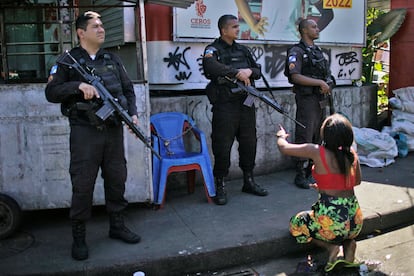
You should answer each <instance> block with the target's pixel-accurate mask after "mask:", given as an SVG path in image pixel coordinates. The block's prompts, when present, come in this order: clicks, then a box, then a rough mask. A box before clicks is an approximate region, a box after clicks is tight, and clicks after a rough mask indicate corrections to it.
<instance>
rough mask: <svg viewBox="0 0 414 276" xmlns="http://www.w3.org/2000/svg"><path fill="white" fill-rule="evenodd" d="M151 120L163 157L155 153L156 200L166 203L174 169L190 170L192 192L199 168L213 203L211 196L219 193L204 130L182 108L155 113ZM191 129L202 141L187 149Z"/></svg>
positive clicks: (154, 179) (191, 191) (188, 181)
mask: <svg viewBox="0 0 414 276" xmlns="http://www.w3.org/2000/svg"><path fill="white" fill-rule="evenodd" d="M150 120H151V138H152V143H153V147H154V149H155V151H157V152H158V153H159V154H160V155H161V157H162V159H161V160H160V159H158V158H157V157H156V156H154V155H153V157H152V161H153V163H152V166H153V167H152V168H153V169H152V173H153V191H154V203H155V204H157V205H160V207H162V206H163V204H164V201H165V190H166V186H167V178H168V175H169V174H170V173H172V172H187V187H188V192H189V193H193V192H194V186H195V171H196V170H198V171H200V172H201V174H202V176H203V180H204V190H205V193H206V196H207V200H208V202H209V203H210V202H211V197H214V196H216V189H215V186H214V177H213V170H212V166H211V160H210V155H209V153H208V148H207V142H206V137H205V135H204V133H203V132H202V131H201V130H200V129H198V128H197V126H196V124H195V122H194V121H193V120H192V119H191V118H190V117H189V116H188V115H186V114H183V113H180V112H163V113H158V114H154V115H152V116H151V119H150ZM188 133H192V134H193V135H194V137H195V138H196V140H197V141H198V142H199V151H198V152H194V151H189V150H188V149H187V150H186V143H185V137H188V136H187V134H188ZM187 144H188V143H187Z"/></svg>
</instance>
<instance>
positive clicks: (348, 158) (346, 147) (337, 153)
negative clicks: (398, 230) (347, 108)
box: [276, 114, 363, 271]
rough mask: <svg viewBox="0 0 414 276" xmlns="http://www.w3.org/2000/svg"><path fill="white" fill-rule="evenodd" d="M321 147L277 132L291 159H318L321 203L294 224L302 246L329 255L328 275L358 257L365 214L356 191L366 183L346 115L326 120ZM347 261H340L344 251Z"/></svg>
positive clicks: (316, 173)
mask: <svg viewBox="0 0 414 276" xmlns="http://www.w3.org/2000/svg"><path fill="white" fill-rule="evenodd" d="M320 132H321V139H322V143H321V145H317V144H311V143H306V144H291V143H289V142H288V141H287V137H288V136H289V135H288V134H287V133H286V131H285V130H284V129H283V127H280V130H279V131H278V132H277V134H276V136H277V145H278V147H279V150H280V151H281V152H282V153H283V154H286V155H290V156H296V157H304V158H310V159H312V160H313V163H314V165H313V168H312V175H313V177H314V178H315V180H316V183H314V184H312V185H311V187H312V188H315V189H316V190H317V191H318V192H319V199H318V200H317V201H316V202H315V203H314V204H313V205H312V208H311V210H310V211H303V212H300V213H298V214H297V215H295V216H293V217H292V218H291V220H290V232H291V234H292V236H294V237H295V238H296V241H297V242H298V243H313V244H315V245H316V246H319V247H322V248H324V249H326V250H327V252H328V256H329V257H328V261H327V265H326V267H325V270H326V271H330V270H332V269H333V268H334V266H335V265H336V264H338V262H343V263H345V265H346V266H351V265H352V264H353V262H354V259H355V251H356V241H355V238H356V237H357V236H358V234H359V232H360V231H361V228H362V222H363V217H362V212H361V208H360V206H359V203H358V200H357V198H356V196H355V193H354V187H355V186H356V185H359V184H360V183H361V168H360V164H359V160H358V156H357V154H356V152H355V151H354V150H353V149H352V143H353V141H354V134H353V131H352V125H351V123H350V122H349V121H348V120H347V119H346V118H345V117H344V116H342V115H340V114H334V115H331V116H329V117H327V118H326V119H325V121H324V122H323V124H322V127H321V130H320ZM341 246H342V247H343V248H342V249H343V255H344V259H343V260H340V259H338V254H339V252H340V247H341Z"/></svg>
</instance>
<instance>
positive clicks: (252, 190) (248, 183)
mask: <svg viewBox="0 0 414 276" xmlns="http://www.w3.org/2000/svg"><path fill="white" fill-rule="evenodd" d="M243 180H244V181H243V188H242V192H244V193H249V194H254V195H258V196H267V194H268V192H267V190H266V189H263V188H262V187H260V186H259V184H257V183H256V182H254V178H253V172H251V171H249V172H243Z"/></svg>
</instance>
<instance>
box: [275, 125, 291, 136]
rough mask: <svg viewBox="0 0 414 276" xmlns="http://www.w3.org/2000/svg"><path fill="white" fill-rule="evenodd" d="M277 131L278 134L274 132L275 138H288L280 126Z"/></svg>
mask: <svg viewBox="0 0 414 276" xmlns="http://www.w3.org/2000/svg"><path fill="white" fill-rule="evenodd" d="M279 128H280V129H279V130H278V132H276V137H277V138H283V139H286V138H288V137H289V134H287V133H286V130H285V129H284V128H283V127H282V125H279Z"/></svg>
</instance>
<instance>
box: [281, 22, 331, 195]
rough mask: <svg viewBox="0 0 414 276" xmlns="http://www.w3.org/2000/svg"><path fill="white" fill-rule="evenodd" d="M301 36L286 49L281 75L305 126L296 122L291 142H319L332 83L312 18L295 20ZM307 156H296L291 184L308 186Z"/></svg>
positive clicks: (309, 171)
mask: <svg viewBox="0 0 414 276" xmlns="http://www.w3.org/2000/svg"><path fill="white" fill-rule="evenodd" d="M298 28H299V33H300V35H301V40H300V42H299V43H298V44H295V45H294V46H292V47H291V48H290V49H288V54H287V60H286V67H285V75H286V76H287V77H288V79H289V82H290V83H292V84H293V92H294V93H295V100H296V107H297V109H296V120H298V121H299V122H301V123H303V124H304V125H305V126H306V128H302V127H299V126H296V132H295V143H297V144H302V143H315V144H319V143H320V136H319V129H320V127H321V124H322V122H323V120H324V118H325V116H326V114H325V113H326V112H325V108H324V107H325V106H326V102H327V100H326V95H327V94H329V93H331V85H330V83H332V80H331V79H330V78H331V74H330V69H329V64H328V61H327V60H326V59H325V57H324V56H323V53H322V50H321V49H320V48H319V47H318V46H316V45H315V44H314V40H315V39H318V38H319V28H318V25H317V24H316V22H315V21H314V20H312V19H303V20H302V21H301V22H300V23H299V27H298ZM311 165H312V164H311V160H303V159H297V160H296V171H297V174H296V176H295V180H294V182H295V184H296V186H298V187H300V188H305V189H309V184H311V183H314V182H315V181H314V179H313V177H312V175H311Z"/></svg>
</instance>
